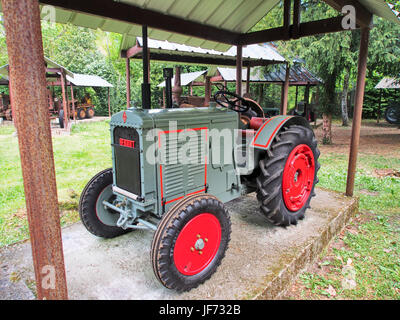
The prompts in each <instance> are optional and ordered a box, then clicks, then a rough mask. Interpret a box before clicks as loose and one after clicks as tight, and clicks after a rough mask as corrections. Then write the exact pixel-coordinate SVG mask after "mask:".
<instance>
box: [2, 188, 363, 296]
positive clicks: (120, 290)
mask: <svg viewBox="0 0 400 320" xmlns="http://www.w3.org/2000/svg"><path fill="white" fill-rule="evenodd" d="M316 193H317V196H316V197H315V198H314V199H313V200H312V202H311V206H312V209H310V210H308V211H307V214H306V218H305V219H304V220H302V221H300V222H299V224H298V225H297V226H290V227H288V228H282V227H275V226H273V225H271V224H270V223H268V222H266V221H265V219H264V217H263V216H262V215H261V213H260V212H259V205H258V202H257V199H256V197H255V194H254V193H253V194H250V195H247V196H245V197H242V198H240V199H237V200H234V201H231V202H229V203H227V204H226V205H227V207H228V209H229V211H230V213H231V219H232V235H231V242H230V245H229V249H228V250H227V253H226V256H225V258H224V260H223V261H222V263H221V265H220V267H219V268H218V270H217V272H216V273H215V274H214V275H213V276H212V278H211V279H210V280H208V281H207V282H206V283H204V284H203V285H201V286H199V287H198V288H196V289H194V290H192V291H190V292H186V293H177V292H175V291H171V290H168V289H166V288H164V287H163V286H162V285H161V284H160V283H159V282H158V281H157V280H156V278H155V276H154V274H153V270H152V266H151V262H150V244H151V240H152V237H153V232H151V231H146V230H137V231H133V232H131V233H128V234H126V235H124V236H121V237H118V238H115V239H111V240H104V239H100V238H97V237H95V236H93V235H91V234H90V233H88V232H87V231H86V229H85V228H84V227H83V226H82V224H81V223H76V224H74V225H72V226H70V227H67V228H64V229H63V244H64V255H65V265H66V271H67V281H68V291H69V298H70V299H123V300H126V299H140V300H143V299H222V300H225V299H276V298H279V296H280V295H282V294H283V293H284V291H285V290H286V288H287V287H288V286H289V285H290V283H291V282H292V281H293V280H294V278H295V277H296V276H297V275H298V273H299V272H300V271H301V270H303V269H304V268H306V267H307V266H308V265H309V264H310V263H312V262H313V261H314V259H315V258H317V257H318V254H319V253H320V252H321V251H322V250H323V248H324V247H325V246H326V245H327V244H328V243H329V241H330V240H331V239H332V238H333V237H334V236H335V235H336V234H338V233H339V232H340V231H341V230H342V228H343V227H344V226H345V224H346V223H347V222H348V220H349V219H350V218H351V217H352V216H353V215H354V214H355V213H356V212H357V210H358V201H357V200H356V199H352V198H347V197H345V196H343V195H341V194H339V193H335V192H332V191H326V190H322V189H317V190H316ZM0 272H1V274H0V299H32V298H33V295H32V292H31V291H30V289H28V287H29V288H32V283H33V280H34V274H33V267H32V256H31V249H30V244H29V242H25V243H22V244H17V245H13V246H10V247H5V248H1V249H0ZM10 278H12V279H13V281H12V282H10V280H9V279H10Z"/></svg>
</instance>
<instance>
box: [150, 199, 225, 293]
mask: <svg viewBox="0 0 400 320" xmlns="http://www.w3.org/2000/svg"><path fill="white" fill-rule="evenodd" d="M230 233H231V221H230V218H229V214H228V211H227V210H226V208H225V206H224V204H223V203H222V202H221V201H219V200H218V199H217V198H216V197H214V196H211V195H207V194H195V195H192V196H189V197H187V198H185V199H183V200H181V201H179V202H178V203H176V204H175V205H174V206H173V207H172V208H171V209H170V210H169V211H168V212H167V213H166V214H165V215H164V216H163V217H162V219H161V221H160V223H159V226H158V228H157V231H156V233H155V234H154V238H153V242H152V245H151V260H152V264H153V270H154V273H155V275H156V277H157V278H158V279H159V281H160V282H161V283H162V284H163V285H164V286H165V287H167V288H169V289H175V290H178V291H188V290H190V289H193V288H195V287H197V286H198V285H200V284H201V283H203V282H204V281H206V280H207V279H209V278H210V277H211V276H212V274H213V273H214V272H215V271H216V270H217V268H218V266H219V265H220V263H221V260H222V259H223V257H224V256H225V251H226V249H227V247H228V243H229V240H230Z"/></svg>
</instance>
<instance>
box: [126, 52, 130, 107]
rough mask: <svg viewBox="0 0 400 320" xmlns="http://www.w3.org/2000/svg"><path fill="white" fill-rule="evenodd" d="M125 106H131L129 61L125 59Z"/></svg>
mask: <svg viewBox="0 0 400 320" xmlns="http://www.w3.org/2000/svg"><path fill="white" fill-rule="evenodd" d="M125 73H126V108H127V109H129V108H130V107H131V63H130V60H129V58H127V59H126V72H125Z"/></svg>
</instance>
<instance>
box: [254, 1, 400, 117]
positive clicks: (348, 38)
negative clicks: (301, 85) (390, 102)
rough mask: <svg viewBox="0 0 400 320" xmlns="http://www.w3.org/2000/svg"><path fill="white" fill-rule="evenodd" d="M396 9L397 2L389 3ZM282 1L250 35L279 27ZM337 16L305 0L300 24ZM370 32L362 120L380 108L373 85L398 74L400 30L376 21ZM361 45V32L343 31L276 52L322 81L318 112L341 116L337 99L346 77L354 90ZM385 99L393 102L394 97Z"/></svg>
mask: <svg viewBox="0 0 400 320" xmlns="http://www.w3.org/2000/svg"><path fill="white" fill-rule="evenodd" d="M388 2H390V3H392V4H394V5H396V6H397V9H398V8H399V2H398V1H388ZM282 6H283V4H282V1H281V2H280V3H279V4H278V5H277V6H276V7H275V8H274V9H273V10H271V12H270V13H269V14H268V15H267V16H266V17H264V18H263V19H262V20H261V21H260V22H259V23H258V24H257V25H256V26H255V27H254V28H253V30H252V31H257V30H262V29H266V28H273V27H279V26H281V25H282ZM335 16H338V12H337V11H336V10H334V9H333V8H332V7H330V6H328V5H327V4H326V3H324V2H322V1H319V0H305V1H302V3H301V21H302V22H307V21H315V20H320V19H326V18H331V17H335ZM374 23H375V27H374V28H373V29H372V30H371V36H370V46H369V48H370V49H369V59H368V75H367V88H366V101H365V103H366V105H365V111H364V116H368V117H372V116H375V115H376V112H377V108H378V105H379V103H378V102H379V91H378V90H375V89H374V87H375V85H376V84H377V83H378V82H379V80H380V79H382V78H383V77H384V76H397V75H399V73H400V37H399V34H400V27H399V26H398V25H395V24H394V23H392V22H389V21H386V20H383V19H381V18H377V17H375V20H374ZM359 42H360V31H359V30H355V31H344V32H339V33H330V34H325V35H318V36H313V37H306V38H301V39H298V40H293V41H289V42H277V43H276V45H277V46H278V50H279V52H280V53H281V54H282V55H283V56H284V57H285V58H286V59H288V60H290V61H292V59H293V58H301V59H304V60H305V61H306V67H307V68H308V69H310V70H311V71H313V72H314V73H315V74H317V75H318V76H319V77H320V78H321V79H322V80H323V81H324V85H323V86H321V88H322V90H321V98H320V109H319V111H321V112H325V113H328V114H340V107H339V106H340V103H339V96H340V93H341V91H342V88H343V83H344V78H345V75H346V74H349V75H350V88H349V89H350V91H351V90H354V89H355V86H356V80H357V78H356V77H357V64H358V52H359ZM387 95H388V97H387V98H388V99H395V98H396V97H397V95H396V94H395V95H390V94H387Z"/></svg>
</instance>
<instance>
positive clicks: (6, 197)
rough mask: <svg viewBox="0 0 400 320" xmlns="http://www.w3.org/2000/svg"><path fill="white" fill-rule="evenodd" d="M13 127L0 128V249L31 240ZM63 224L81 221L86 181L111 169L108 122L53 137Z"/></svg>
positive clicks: (80, 125) (77, 128)
mask: <svg viewBox="0 0 400 320" xmlns="http://www.w3.org/2000/svg"><path fill="white" fill-rule="evenodd" d="M13 133H14V127H13V126H1V127H0V181H1V184H0V246H4V245H7V244H11V243H13V242H16V241H19V240H23V239H27V238H28V237H29V230H28V224H27V220H26V211H25V196H24V187H23V181H22V173H21V164H20V159H19V150H18V139H17V137H15V136H13ZM53 148H54V161H55V167H56V179H57V189H58V198H59V202H60V209H61V223H62V225H65V224H67V223H70V222H75V221H77V220H78V213H77V209H78V201H79V196H80V193H81V191H82V190H83V188H84V186H85V184H86V183H87V181H88V180H89V179H90V178H91V177H92V176H94V175H95V174H96V173H97V172H99V171H101V170H102V169H105V168H109V167H111V146H110V135H109V126H108V121H103V122H90V123H80V124H79V123H78V124H77V125H76V126H74V127H73V128H72V131H71V135H70V136H67V135H65V136H56V137H53Z"/></svg>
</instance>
